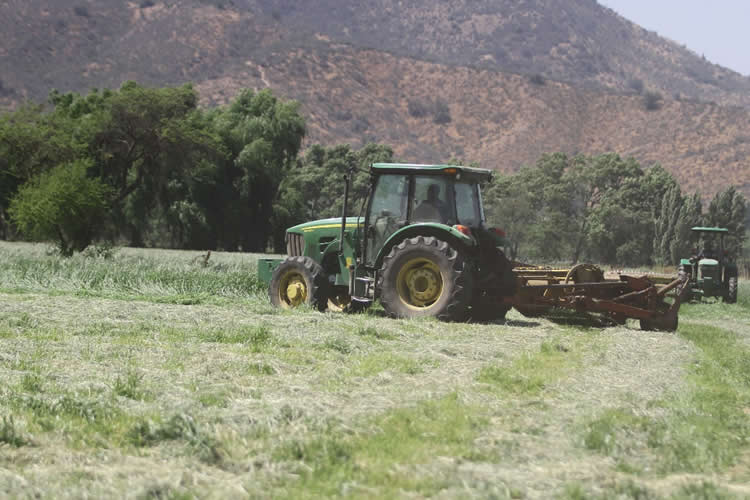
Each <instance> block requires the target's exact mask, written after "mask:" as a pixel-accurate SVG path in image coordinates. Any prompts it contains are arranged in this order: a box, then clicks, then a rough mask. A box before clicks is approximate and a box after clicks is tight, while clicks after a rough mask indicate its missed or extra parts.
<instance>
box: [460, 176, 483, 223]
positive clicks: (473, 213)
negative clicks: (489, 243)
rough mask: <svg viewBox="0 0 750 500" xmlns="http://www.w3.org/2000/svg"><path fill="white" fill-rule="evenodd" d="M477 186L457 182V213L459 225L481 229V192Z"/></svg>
mask: <svg viewBox="0 0 750 500" xmlns="http://www.w3.org/2000/svg"><path fill="white" fill-rule="evenodd" d="M478 187H479V186H477V185H476V184H466V183H462V182H457V183H456V184H455V186H454V189H455V192H456V212H457V214H458V222H459V224H463V225H464V226H469V227H479V226H480V225H481V222H482V213H481V210H480V202H479V191H478Z"/></svg>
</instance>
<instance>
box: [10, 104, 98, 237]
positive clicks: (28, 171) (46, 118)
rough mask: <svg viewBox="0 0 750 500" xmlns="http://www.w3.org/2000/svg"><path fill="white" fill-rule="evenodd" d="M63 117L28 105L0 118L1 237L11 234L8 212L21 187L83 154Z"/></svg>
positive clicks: (83, 147)
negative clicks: (11, 201)
mask: <svg viewBox="0 0 750 500" xmlns="http://www.w3.org/2000/svg"><path fill="white" fill-rule="evenodd" d="M73 131H74V127H73V126H72V124H71V123H70V120H67V119H66V118H65V117H60V116H58V115H54V114H45V113H43V108H42V107H41V106H38V105H27V106H23V107H21V108H20V109H19V110H18V111H15V112H13V113H8V114H3V115H0V237H7V236H9V235H10V231H11V228H10V225H9V220H8V218H7V209H8V206H9V204H10V200H11V198H12V197H13V196H14V195H15V193H16V192H17V191H18V189H19V188H20V186H21V185H23V184H24V183H25V182H27V181H28V180H30V179H31V178H32V177H34V176H36V175H38V174H40V173H42V172H44V171H46V170H49V169H51V168H52V167H54V166H55V165H58V164H59V163H61V162H68V161H72V160H74V159H76V158H81V157H83V155H84V152H85V148H86V144H85V143H82V142H81V141H79V140H77V139H76V137H75V136H74V133H73Z"/></svg>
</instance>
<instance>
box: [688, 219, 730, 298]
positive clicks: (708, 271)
mask: <svg viewBox="0 0 750 500" xmlns="http://www.w3.org/2000/svg"><path fill="white" fill-rule="evenodd" d="M692 231H693V237H694V239H695V241H696V248H695V252H694V254H695V255H693V256H692V257H690V258H689V259H681V260H680V267H679V270H678V274H679V276H680V277H681V278H682V279H683V280H689V282H690V292H689V293H690V296H691V297H693V298H698V299H700V298H702V297H721V298H722V299H723V300H724V302H726V303H728V304H734V303H735V302H737V274H738V273H737V264H736V263H734V262H732V260H731V258H730V256H729V254H728V252H727V251H726V248H725V246H724V238H725V237H726V236H727V234H729V230H728V229H724V228H719V227H694V228H692ZM698 249H700V251H699V250H698Z"/></svg>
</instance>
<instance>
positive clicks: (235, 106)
mask: <svg viewBox="0 0 750 500" xmlns="http://www.w3.org/2000/svg"><path fill="white" fill-rule="evenodd" d="M304 136H305V121H304V118H303V117H302V115H301V113H300V110H299V105H298V103H296V102H294V101H284V100H281V99H278V98H276V97H275V96H273V95H272V93H271V92H270V91H268V90H262V91H259V92H254V91H252V90H244V91H242V92H241V93H240V94H239V95H238V96H237V97H236V98H235V99H234V101H232V102H231V103H230V104H228V105H226V106H222V107H217V108H213V109H201V108H199V107H198V96H197V94H196V92H195V90H194V89H193V88H192V86H191V85H184V86H182V87H176V88H146V87H142V86H140V85H138V84H136V83H134V82H127V83H125V84H123V86H122V87H121V88H120V89H118V90H103V91H99V90H92V91H91V92H90V93H88V94H87V95H79V94H76V93H65V94H61V93H59V92H56V91H53V92H52V93H51V94H50V99H49V104H48V106H47V107H45V106H42V105H34V104H29V105H26V106H24V107H22V108H20V109H19V110H17V111H15V112H12V113H6V114H3V115H1V116H0V238H3V239H8V238H18V237H22V238H26V239H32V240H41V241H54V242H55V243H56V244H57V246H58V248H59V250H60V252H61V253H63V254H66V255H70V254H72V253H74V252H76V251H81V250H83V249H85V248H86V247H87V246H89V245H90V244H92V243H94V242H100V241H105V242H115V243H117V244H124V245H129V246H151V247H168V248H182V249H201V250H204V249H220V250H226V251H239V250H242V251H249V252H263V251H266V250H268V249H272V250H275V251H277V252H283V251H284V231H285V230H286V228H287V227H289V226H292V225H294V224H297V223H300V222H304V221H308V220H313V219H318V218H323V217H336V216H339V215H340V214H341V210H342V204H343V193H344V181H343V177H344V175H345V173H346V172H347V169H348V168H349V167H350V166H355V167H357V169H356V171H355V174H354V179H353V184H352V199H353V200H354V203H353V204H352V205H351V208H350V212H351V215H356V214H358V213H360V209H361V205H359V204H358V203H357V202H361V201H362V200H364V198H365V197H366V194H367V189H368V186H369V176H368V175H367V173H366V171H367V168H368V167H369V165H370V164H371V163H374V162H390V161H393V160H394V154H393V150H392V149H391V148H390V147H388V146H385V145H381V144H369V145H366V146H364V147H363V148H361V149H359V150H354V149H352V148H351V147H350V146H348V145H338V146H332V147H324V146H321V145H313V146H311V147H309V148H307V149H306V151H305V152H304V153H303V152H302V143H303V139H304ZM483 196H484V201H485V205H486V212H487V216H488V219H490V221H492V222H493V223H494V224H495V225H497V226H499V227H502V228H504V229H505V230H506V232H507V233H508V235H509V237H510V241H511V243H510V245H509V248H508V249H507V251H508V253H509V254H510V255H511V257H513V258H515V259H528V260H532V261H533V260H538V261H572V262H577V261H580V260H593V261H596V262H602V263H609V264H621V265H640V264H662V265H670V264H674V263H676V262H677V260H678V259H679V258H680V257H682V256H685V255H687V254H688V253H689V252H690V245H691V242H690V231H689V228H690V227H692V226H694V225H698V224H709V225H721V226H724V227H728V228H729V229H730V230H731V231H732V232H733V237H732V239H731V240H730V245H731V246H732V249H733V251H738V250H739V248H740V247H741V245H742V241H743V239H744V236H745V226H744V224H745V216H746V211H747V206H746V202H745V199H744V197H743V196H742V195H741V194H740V193H739V192H737V191H736V190H735V189H734V188H729V189H727V190H726V191H724V192H722V193H719V194H717V195H716V197H715V198H714V199H713V200H712V201H711V203H710V205H709V207H708V210H707V211H706V212H705V213H704V211H703V209H702V205H701V198H700V196H699V195H698V194H693V195H686V194H684V193H682V192H681V190H680V187H679V185H678V184H677V182H676V181H675V179H674V178H673V177H672V176H671V174H669V173H668V172H667V171H666V170H664V169H663V168H661V167H660V166H658V165H657V166H653V167H650V168H647V169H644V168H642V167H641V166H640V165H639V164H638V163H637V162H636V161H635V160H633V159H622V158H621V157H619V156H618V155H615V154H605V155H600V156H594V157H586V156H568V155H565V154H561V153H558V154H550V155H545V156H543V157H542V158H540V159H539V160H538V161H537V163H536V164H535V165H533V166H528V167H525V168H522V169H521V170H520V171H519V172H517V173H515V174H507V175H503V174H499V175H497V176H496V177H495V179H494V180H493V181H492V182H491V183H490V184H489V185H487V186H485V187H484V191H483Z"/></svg>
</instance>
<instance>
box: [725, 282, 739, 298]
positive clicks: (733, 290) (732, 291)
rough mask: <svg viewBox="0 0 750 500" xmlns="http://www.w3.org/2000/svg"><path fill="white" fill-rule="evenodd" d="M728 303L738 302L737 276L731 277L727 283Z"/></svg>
mask: <svg viewBox="0 0 750 500" xmlns="http://www.w3.org/2000/svg"><path fill="white" fill-rule="evenodd" d="M725 302H726V303H727V304H734V303H736V302H737V276H732V277H731V278H729V280H728V283H727V298H726V300H725Z"/></svg>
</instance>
